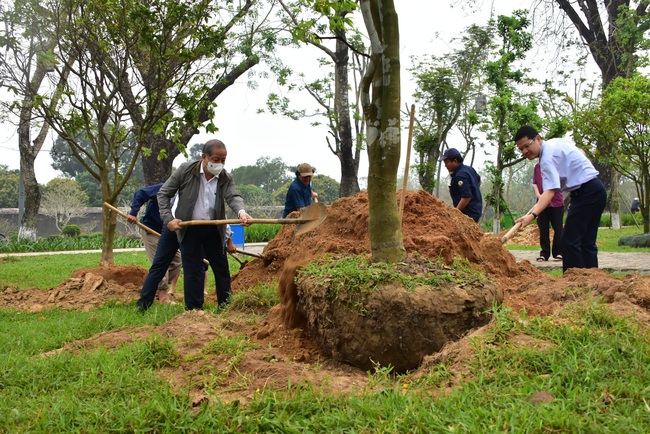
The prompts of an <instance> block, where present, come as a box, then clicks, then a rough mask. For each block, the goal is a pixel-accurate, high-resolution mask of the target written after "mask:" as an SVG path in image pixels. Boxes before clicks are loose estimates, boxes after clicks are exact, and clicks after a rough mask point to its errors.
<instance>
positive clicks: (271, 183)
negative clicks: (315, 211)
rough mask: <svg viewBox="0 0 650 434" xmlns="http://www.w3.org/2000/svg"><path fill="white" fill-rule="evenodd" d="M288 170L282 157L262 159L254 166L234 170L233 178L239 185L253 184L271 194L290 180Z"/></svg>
mask: <svg viewBox="0 0 650 434" xmlns="http://www.w3.org/2000/svg"><path fill="white" fill-rule="evenodd" d="M288 169H289V168H288V167H287V165H286V164H285V163H284V161H282V159H281V158H280V157H276V158H273V159H271V158H270V157H260V158H258V159H257V161H256V162H255V164H254V165H252V166H239V167H237V168H235V169H233V170H232V176H233V178H234V179H235V182H236V183H237V185H248V184H252V185H255V186H257V187H260V188H261V189H263V190H264V191H266V192H267V193H269V194H271V193H273V191H275V190H276V189H277V188H278V187H280V186H281V185H282V184H284V183H285V182H286V181H287V179H289V178H290V177H289V175H288V174H287V171H288Z"/></svg>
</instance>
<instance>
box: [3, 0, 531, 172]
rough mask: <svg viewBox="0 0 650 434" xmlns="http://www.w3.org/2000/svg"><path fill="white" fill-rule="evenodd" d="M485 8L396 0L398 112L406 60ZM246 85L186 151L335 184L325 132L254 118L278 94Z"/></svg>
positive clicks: (9, 141)
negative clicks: (209, 152)
mask: <svg viewBox="0 0 650 434" xmlns="http://www.w3.org/2000/svg"><path fill="white" fill-rule="evenodd" d="M495 3H497V4H496V6H495V8H496V13H497V14H510V13H511V12H512V11H513V10H515V9H527V8H528V7H529V5H530V3H531V0H497V1H496V2H495ZM490 6H491V2H490V1H483V2H482V7H480V8H476V9H475V10H473V11H467V10H463V9H462V8H460V7H452V6H450V1H449V0H438V1H415V0H395V7H396V9H397V13H398V17H399V23H400V45H401V48H400V50H401V53H400V54H401V67H402V71H401V76H402V106H403V107H405V106H410V105H411V104H412V103H413V98H412V93H413V90H414V87H413V84H412V80H411V77H410V75H409V73H408V71H407V68H409V67H410V66H411V61H410V57H411V56H413V55H426V54H438V55H441V54H444V53H446V52H449V51H451V48H450V47H449V45H448V43H449V41H450V40H451V39H452V38H454V37H457V36H459V35H460V34H461V33H462V31H463V29H465V28H466V27H468V26H469V25H470V24H472V23H479V24H484V23H486V22H487V19H488V18H489V16H490ZM288 53H289V52H288ZM319 56H320V50H318V49H316V48H313V47H308V46H306V47H304V48H302V49H300V50H299V51H292V52H290V53H289V54H287V56H286V58H283V59H284V61H285V62H286V63H288V64H289V65H290V66H292V67H293V68H294V69H295V70H300V68H301V67H303V66H307V65H309V64H310V62H309V60H310V59H313V61H314V62H313V65H316V63H315V61H316V59H317V58H318V57H319ZM305 71H306V73H308V74H310V75H311V77H310V78H314V75H318V74H321V72H320V71H319V70H318V67H316V66H312V67H311V68H308V69H306V70H305ZM322 74H323V75H325V74H324V73H322ZM246 81H247V79H246V77H243V78H242V79H241V80H240V81H238V82H237V83H236V84H235V85H233V86H231V87H230V88H228V89H227V90H226V91H225V92H224V93H223V94H222V95H221V96H220V97H219V98H218V100H217V103H218V108H217V110H216V118H215V123H216V125H217V127H218V128H219V131H218V132H217V133H215V134H197V135H195V136H194V138H193V139H192V141H191V142H190V144H189V146H191V145H193V144H195V143H203V142H205V141H206V140H208V139H210V138H219V139H221V140H222V141H223V142H224V143H225V144H226V146H227V148H228V160H227V162H226V168H229V169H232V168H234V167H237V166H242V165H252V164H254V163H255V161H257V159H258V158H259V157H263V156H268V157H270V158H275V157H280V158H282V160H284V162H285V163H287V164H288V165H290V166H293V165H298V164H299V163H301V162H308V163H310V164H312V165H313V166H315V167H316V168H317V174H324V175H328V176H330V177H332V178H334V179H336V180H339V179H340V166H339V160H338V158H336V156H334V155H333V154H332V153H331V152H330V151H329V149H328V147H327V142H326V141H325V138H326V137H327V133H326V129H325V128H324V127H311V126H310V123H311V122H312V120H311V119H304V120H302V121H293V120H289V119H286V118H284V117H282V116H280V115H270V114H258V113H257V111H258V109H260V108H263V107H264V103H265V100H266V96H267V95H268V93H269V92H270V91H275V92H277V91H278V89H277V88H276V87H275V86H274V85H273V83H272V82H270V81H258V84H259V87H258V88H257V89H256V90H253V89H250V88H249V87H248V86H247V85H246ZM290 96H291V98H292V100H293V99H300V98H304V101H305V104H307V103H308V101H309V99H308V97H300V96H298V95H290ZM416 110H417V107H416ZM407 125H408V124H406V125H404V126H407ZM2 131H3V133H1V134H0V154H1V155H2V158H0V161H2V164H7V165H8V166H9V168H10V169H18V167H19V152H18V142H17V140H18V139H17V134H16V131H15V127H14V126H13V125H11V124H3V125H2ZM407 139H408V134H407V132H406V131H404V132H403V134H402V161H401V163H400V167H402V168H403V167H404V161H405V156H406V146H407ZM51 143H52V137H50V139H49V140H48V141H47V142H46V144H45V146H44V148H43V150H42V151H41V153H40V154H39V156H38V157H37V159H36V178H37V180H38V182H39V183H41V184H45V183H47V182H48V181H49V180H50V179H52V178H55V177H56V176H57V175H59V174H58V173H57V172H56V171H55V170H53V169H52V167H51V159H50V157H49V149H50V147H51ZM182 161H184V157H183V156H179V157H178V158H177V160H176V161H175V165H176V166H178V164H180V163H181V162H182ZM367 161H368V158H367V154H366V153H365V152H364V153H363V154H362V163H361V168H360V171H359V176H360V177H366V176H367V171H368V163H367ZM411 161H412V162H413V161H414V154H413V153H411ZM402 170H403V169H401V170H400V172H401V171H402Z"/></svg>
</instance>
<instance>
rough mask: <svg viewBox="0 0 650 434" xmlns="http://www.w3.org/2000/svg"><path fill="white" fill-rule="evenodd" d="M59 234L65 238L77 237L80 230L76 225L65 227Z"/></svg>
mask: <svg viewBox="0 0 650 434" xmlns="http://www.w3.org/2000/svg"><path fill="white" fill-rule="evenodd" d="M61 233H62V234H63V235H65V236H66V237H78V236H79V235H80V234H81V228H80V227H79V226H78V225H66V226H63V228H62V229H61Z"/></svg>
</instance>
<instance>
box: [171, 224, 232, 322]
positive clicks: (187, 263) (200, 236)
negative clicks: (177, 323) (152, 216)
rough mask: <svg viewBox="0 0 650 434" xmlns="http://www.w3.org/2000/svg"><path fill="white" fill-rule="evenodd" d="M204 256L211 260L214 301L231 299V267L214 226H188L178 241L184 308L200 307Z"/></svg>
mask: <svg viewBox="0 0 650 434" xmlns="http://www.w3.org/2000/svg"><path fill="white" fill-rule="evenodd" d="M203 255H205V258H206V259H207V260H208V262H209V263H210V267H211V268H212V272H213V273H214V280H215V282H216V286H217V291H216V292H217V302H218V303H219V305H220V306H223V305H224V304H226V303H228V301H229V299H230V270H229V268H228V257H227V256H226V248H225V245H224V242H223V241H222V240H221V235H220V234H219V230H218V228H217V226H214V225H205V226H188V228H187V231H186V232H185V235H184V236H183V241H181V259H182V260H183V271H184V273H185V275H184V278H183V285H184V296H185V308H186V309H203V303H204V301H205V300H204V296H203V279H204V276H205V271H204V268H203V257H204V256H203Z"/></svg>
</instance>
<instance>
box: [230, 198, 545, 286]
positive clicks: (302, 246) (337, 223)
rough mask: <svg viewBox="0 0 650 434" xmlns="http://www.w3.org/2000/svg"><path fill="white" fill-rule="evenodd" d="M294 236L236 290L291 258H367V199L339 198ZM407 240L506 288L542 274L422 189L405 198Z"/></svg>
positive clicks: (273, 245) (283, 237) (272, 249)
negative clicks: (313, 226) (308, 229)
mask: <svg viewBox="0 0 650 434" xmlns="http://www.w3.org/2000/svg"><path fill="white" fill-rule="evenodd" d="M398 197H399V195H398ZM293 231H294V228H293V227H291V226H289V225H285V226H284V227H283V228H282V229H281V230H280V232H279V233H278V235H277V236H276V237H275V238H274V239H273V240H271V241H270V242H269V243H268V245H267V246H266V248H265V249H264V256H265V258H266V259H264V260H254V261H252V262H251V263H249V264H248V265H247V266H246V268H245V269H244V270H242V271H241V272H239V273H237V275H236V276H234V277H233V289H234V290H241V289H245V288H249V287H251V286H253V285H256V284H257V283H259V282H269V281H272V280H274V279H277V278H279V276H280V273H281V272H282V270H283V267H284V264H285V262H286V261H287V260H288V259H289V258H291V260H292V261H293V262H294V263H295V264H300V263H304V262H308V261H309V260H310V258H313V257H315V256H320V255H322V254H324V253H346V254H350V255H358V254H368V253H369V252H370V237H369V234H368V195H367V193H366V192H361V193H359V194H357V195H356V196H353V197H347V198H343V199H339V200H337V201H336V202H334V203H333V204H332V205H331V206H329V207H328V210H327V219H326V220H325V221H324V222H323V223H322V224H321V225H320V226H319V227H318V228H316V229H315V230H313V231H311V232H308V233H306V234H302V235H299V236H297V237H294V236H293ZM402 235H403V242H404V248H405V249H406V250H407V252H409V253H413V252H418V254H419V255H421V256H423V257H426V258H430V259H432V260H437V259H438V258H442V259H443V260H444V261H445V262H446V263H447V264H450V263H451V262H452V261H453V259H454V258H455V257H458V258H466V259H467V260H468V261H469V263H470V264H471V265H472V266H473V267H475V268H477V269H479V270H481V271H483V272H485V273H487V274H488V275H490V277H491V278H493V279H494V280H495V281H497V282H498V283H499V284H500V285H501V286H502V289H506V288H508V287H510V286H511V285H512V283H515V284H517V283H518V282H519V281H520V280H521V279H526V278H528V279H535V278H539V277H540V276H542V275H543V274H542V273H541V272H540V271H539V270H537V269H536V268H535V267H533V266H532V265H531V264H530V263H528V262H524V263H519V264H518V263H517V261H516V259H515V257H514V256H512V255H511V254H510V253H509V252H508V251H507V250H505V249H504V248H503V247H502V246H501V241H500V238H499V237H495V236H493V235H486V234H485V233H484V232H483V231H482V230H481V228H480V227H479V226H478V225H477V224H476V223H474V221H473V220H472V219H470V218H469V217H467V216H465V215H464V214H462V213H461V212H459V211H457V210H455V209H454V208H452V207H450V206H449V205H447V204H446V203H444V202H443V201H441V200H439V199H437V198H436V197H434V196H432V195H430V194H429V193H426V192H425V191H422V190H421V191H418V192H408V193H407V194H406V199H405V202H404V215H403V221H402Z"/></svg>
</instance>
